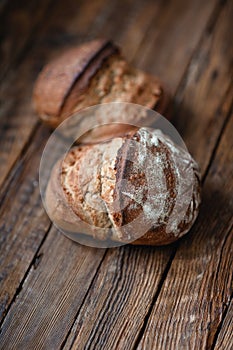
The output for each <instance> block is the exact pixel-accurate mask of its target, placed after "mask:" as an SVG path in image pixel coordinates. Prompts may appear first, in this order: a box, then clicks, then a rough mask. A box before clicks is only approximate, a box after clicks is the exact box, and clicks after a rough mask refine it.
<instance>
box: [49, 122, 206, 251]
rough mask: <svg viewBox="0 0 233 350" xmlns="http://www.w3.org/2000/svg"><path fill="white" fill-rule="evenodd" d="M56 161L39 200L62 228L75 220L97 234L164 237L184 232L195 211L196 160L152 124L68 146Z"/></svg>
mask: <svg viewBox="0 0 233 350" xmlns="http://www.w3.org/2000/svg"><path fill="white" fill-rule="evenodd" d="M57 164H58V165H59V164H60V165H59V166H62V177H61V176H60V178H59V177H58V165H55V168H54V170H53V172H52V174H51V178H50V181H49V184H48V188H47V193H46V200H47V205H48V207H51V208H50V209H49V210H48V212H49V215H50V217H51V218H52V219H55V222H57V224H58V226H59V223H62V224H61V225H60V226H61V228H64V227H65V228H66V230H67V231H72V232H77V227H78V228H80V229H79V232H83V233H84V234H86V235H89V236H91V237H93V238H95V239H97V240H100V241H101V240H102V241H104V240H107V241H111V240H112V241H113V242H121V243H123V244H124V243H132V244H143V245H164V244H169V243H171V242H173V241H175V240H177V239H178V238H180V237H181V236H183V235H184V234H185V233H186V232H188V230H189V229H190V228H191V226H192V225H193V223H194V221H195V219H196V217H197V214H198V209H199V204H200V174H199V171H198V166H197V164H196V162H195V161H194V160H193V159H192V158H191V156H190V155H189V154H188V152H187V151H185V150H183V149H180V148H179V147H178V146H175V145H174V143H173V142H172V141H171V140H170V139H169V138H168V137H167V136H165V135H164V134H162V133H161V132H160V131H158V130H153V131H151V130H149V129H147V128H140V129H138V130H136V131H135V130H133V131H130V132H129V133H128V134H127V135H125V136H124V137H122V138H115V139H111V140H110V141H108V142H104V143H100V144H95V145H82V146H78V147H75V148H73V149H71V150H70V151H69V153H68V155H67V156H66V158H65V160H64V161H63V163H62V165H61V163H57ZM96 204H97V206H96ZM52 207H54V208H52ZM67 208H68V209H67ZM93 208H94V209H93ZM67 210H68V211H67ZM74 215H75V217H74ZM74 219H75V220H74ZM63 220H64V221H65V223H64V222H63ZM72 220H74V222H75V225H73V226H72ZM86 224H88V225H86ZM98 228H101V230H99V229H98ZM140 230H141V231H140Z"/></svg>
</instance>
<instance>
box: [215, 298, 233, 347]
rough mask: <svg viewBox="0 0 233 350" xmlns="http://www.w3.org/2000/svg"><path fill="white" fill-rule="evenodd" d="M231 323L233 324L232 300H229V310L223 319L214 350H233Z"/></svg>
mask: <svg viewBox="0 0 233 350" xmlns="http://www.w3.org/2000/svg"><path fill="white" fill-rule="evenodd" d="M232 322H233V300H231V303H230V305H229V309H228V310H227V314H226V317H225V319H224V322H223V324H222V327H221V329H220V332H219V334H218V337H217V341H216V344H215V346H214V349H215V350H224V349H233V337H232V329H233V324H232Z"/></svg>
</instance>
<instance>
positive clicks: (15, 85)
mask: <svg viewBox="0 0 233 350" xmlns="http://www.w3.org/2000/svg"><path fill="white" fill-rule="evenodd" d="M88 4H89V5H88V6H87V3H86V2H85V3H84V4H83V11H87V16H86V19H85V23H84V22H83V21H82V23H81V24H80V25H81V27H79V25H78V23H79V19H80V18H81V17H83V13H81V14H76V17H73V21H74V22H77V25H76V29H75V30H76V38H77V40H78V35H79V30H81V29H80V28H82V29H83V30H85V28H86V26H87V27H88V25H90V22H91V21H92V19H93V18H95V15H97V13H98V11H99V7H98V6H97V4H95V6H93V5H92V4H91V3H88ZM101 4H103V2H102V3H101V2H99V3H98V5H99V6H100V5H101ZM62 6H63V7H64V3H63V2H62V3H61V4H60V5H59V4H58V7H57V9H56V12H55V13H54V17H53V18H51V22H50V24H49V25H48V28H47V30H48V31H49V30H51V28H52V26H54V27H55V28H56V26H59V27H60V28H61V29H62V28H63V30H65V28H66V26H67V21H68V19H67V17H65V19H64V20H63V13H62ZM74 8H75V4H74V3H73V8H72V9H73V10H74ZM69 11H71V10H70V9H69ZM96 11H97V13H96ZM84 13H85V12H84ZM68 14H69V13H68ZM71 23H72V22H71V21H70V22H69V25H71ZM62 26H63V27H62ZM46 33H48V32H47V31H44V32H43V36H45V35H46ZM74 34H75V33H74V32H73V34H72V35H74ZM50 35H51V33H50ZM63 40H64V38H63V37H62V40H61V42H60V43H57V44H56V45H55V46H56V47H57V46H62V45H64V44H63ZM40 45H41V44H40ZM40 45H39V47H38V48H35V50H34V51H33V52H32V54H31V55H29V56H27V58H26V59H25V62H23V63H22V65H21V66H20V68H19V69H18V71H17V75H15V74H13V76H12V77H10V78H9V79H7V81H6V83H4V85H3V86H2V87H3V88H4V94H3V97H4V96H7V98H8V100H7V99H6V100H5V101H4V105H3V106H2V118H1V121H0V123H1V129H0V137H1V156H0V160H1V162H0V169H1V172H0V174H1V176H0V184H3V183H4V186H3V188H2V191H1V192H0V194H1V199H2V200H3V197H4V196H5V195H6V201H5V202H4V203H2V209H1V214H2V215H1V222H2V225H3V226H2V230H1V233H2V235H1V241H2V245H1V254H0V256H1V266H2V269H1V277H2V279H1V288H0V291H1V317H0V319H1V318H2V317H3V316H4V315H5V311H6V308H7V307H8V306H9V305H10V303H11V301H12V298H13V296H14V293H15V292H16V290H17V288H18V286H19V285H20V283H21V281H22V279H23V276H24V275H25V273H26V271H27V269H28V267H29V265H30V263H31V261H32V259H33V256H34V254H35V253H36V250H37V248H38V246H39V245H40V242H41V241H42V240H43V238H44V235H45V234H46V232H47V230H48V223H49V221H48V218H47V216H46V214H45V212H44V211H43V209H42V207H41V205H42V203H41V201H40V195H39V189H38V166H39V160H40V157H41V154H42V150H43V146H44V145H45V141H46V139H47V138H48V136H49V132H48V130H47V129H46V128H44V127H43V128H39V130H38V132H37V131H36V130H37V128H38V125H39V124H38V122H37V117H36V116H35V115H34V113H33V110H32V106H31V89H32V85H33V81H34V79H35V77H36V73H37V71H38V62H40V64H41V61H43V60H46V59H48V57H50V55H51V56H53V55H54V54H55V53H54V51H53V50H52V49H51V48H50V46H45V48H44V49H42V47H41V46H40ZM55 51H56V54H57V48H56V50H55ZM8 101H9V103H8ZM30 136H31V137H32V139H30ZM30 142H32V145H31V147H29V149H28V150H27V151H26V150H25V148H27V147H28V144H29V145H30ZM25 151H26V154H25V156H24V155H23V154H22V152H25ZM21 156H23V159H21ZM14 164H15V167H14V169H13V171H12V173H13V174H16V176H15V177H14V176H13V179H12V176H11V177H9V179H6V177H7V174H8V172H9V169H11V168H12V166H13V165H14ZM35 179H36V180H35ZM33 183H34V184H35V188H34V192H33V196H31V193H30V191H29V189H28V187H29V186H31V184H33ZM9 187H10V192H8V188H9ZM21 196H22V197H24V205H25V203H26V205H25V206H24V208H23V209H24V210H22V205H20V199H19V200H15V201H14V202H13V203H12V198H18V197H19V198H20V197H21ZM29 196H30V200H29ZM27 200H28V202H27ZM12 213H13V214H14V215H13V214H12ZM30 213H31V215H33V219H32V220H31V221H30V224H28V222H29V216H30ZM20 215H21V216H20ZM18 216H20V223H19V222H17V221H16V222H17V224H16V225H15V226H14V220H16V219H14V218H17V217H18ZM38 221H39V224H38ZM22 223H23V226H22V227H21V225H22ZM34 225H36V226H34ZM37 226H38V235H37V236H36V237H35V234H36V233H35V232H36V227H37ZM16 237H17V240H16ZM19 242H20V243H21V244H19ZM30 245H31V246H30Z"/></svg>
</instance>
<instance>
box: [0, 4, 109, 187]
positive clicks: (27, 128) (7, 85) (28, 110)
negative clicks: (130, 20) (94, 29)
mask: <svg viewBox="0 0 233 350" xmlns="http://www.w3.org/2000/svg"><path fill="white" fill-rule="evenodd" d="M104 1H105V0H104ZM88 4H89V6H87V3H86V2H85V3H84V4H83V5H82V7H81V9H80V10H82V9H83V11H88V13H87V14H86V13H85V12H81V13H80V12H79V11H77V4H76V2H74V1H73V0H67V1H66V2H64V1H62V0H61V1H59V2H56V7H55V9H54V10H53V12H52V14H51V16H50V18H49V20H48V21H45V23H44V25H43V30H41V31H40V33H39V34H38V38H35V45H34V49H33V50H32V51H31V52H30V54H28V55H27V57H26V58H25V60H24V61H23V62H22V64H21V65H20V66H17V69H16V70H13V72H12V73H11V74H9V75H8V77H7V78H6V79H5V80H4V81H3V82H2V84H1V88H0V99H1V110H0V140H1V154H0V187H1V186H2V184H3V182H4V180H5V179H6V177H7V174H8V173H9V171H10V170H11V169H12V167H13V165H14V164H15V162H16V161H17V159H18V158H19V157H20V155H21V153H22V152H23V150H24V148H25V146H27V142H28V139H30V136H31V135H32V133H33V132H34V130H35V128H37V127H38V119H37V117H36V116H35V114H34V112H33V109H32V105H31V94H32V88H33V83H34V81H35V79H36V76H37V74H38V72H39V70H40V69H41V67H42V66H43V64H44V63H45V62H47V61H48V60H49V59H50V58H51V57H53V56H54V55H56V54H58V52H59V50H61V49H62V48H64V46H66V45H68V44H70V43H71V42H73V41H74V38H75V40H76V41H77V42H79V41H80V40H81V37H82V36H83V35H84V33H85V30H87V28H88V26H89V25H90V23H91V21H93V19H94V18H95V17H96V16H97V17H98V12H99V11H100V9H101V6H103V5H104V2H103V0H98V1H97V2H96V3H95V6H93V5H91V3H90V2H88ZM97 5H98V6H97ZM75 9H76V11H75ZM95 11H96V12H95ZM64 13H65V14H66V17H64ZM83 17H84V18H85V21H80V18H83ZM79 21H80V25H81V26H80V25H79ZM72 23H73V24H74V23H76V28H75V29H76V32H74V31H73V33H72V35H71V34H70V36H68V35H67V34H66V27H67V25H68V24H69V25H71V24H72ZM56 31H57V33H58V34H59V33H60V36H59V38H58V37H56V40H55V42H53V43H51V40H52V38H54V32H56ZM61 32H62V33H63V34H62V35H61ZM36 39H37V40H36Z"/></svg>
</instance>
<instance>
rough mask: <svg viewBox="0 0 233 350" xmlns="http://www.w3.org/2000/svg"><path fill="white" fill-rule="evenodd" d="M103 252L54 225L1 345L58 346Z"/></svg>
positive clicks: (10, 319) (6, 323)
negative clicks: (83, 244)
mask: <svg viewBox="0 0 233 350" xmlns="http://www.w3.org/2000/svg"><path fill="white" fill-rule="evenodd" d="M104 252H105V250H104V249H98V248H96V249H94V248H89V247H84V246H81V245H78V244H75V243H74V242H72V241H70V240H68V239H67V238H66V237H65V236H63V235H61V234H60V233H58V232H57V230H55V229H52V230H51V232H50V234H49V236H48V238H47V239H46V241H45V243H44V245H43V247H42V248H41V249H40V251H39V252H38V259H39V262H38V263H37V264H36V265H35V266H32V267H31V269H30V272H29V274H28V276H27V279H26V281H25V283H24V285H23V287H22V291H21V293H20V295H19V296H18V298H17V300H16V302H15V303H14V304H13V306H12V308H11V312H10V313H8V316H7V317H6V319H5V322H4V324H3V327H2V332H1V343H0V344H1V345H0V348H1V349H9V348H10V349H14V348H15V349H29V348H30V349H59V347H60V345H61V343H62V340H63V338H64V335H65V334H66V333H67V332H68V330H69V328H70V327H71V325H72V322H73V319H74V318H75V315H76V313H77V312H78V310H79V308H80V306H81V304H82V300H83V298H84V297H85V294H86V292H87V290H88V288H89V285H90V282H91V280H92V279H93V277H94V275H95V271H96V269H97V268H98V265H99V264H100V262H101V258H102V257H103V255H104ZM22 306H23V310H22ZM10 329H14V332H13V333H12V332H9V330H10Z"/></svg>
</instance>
